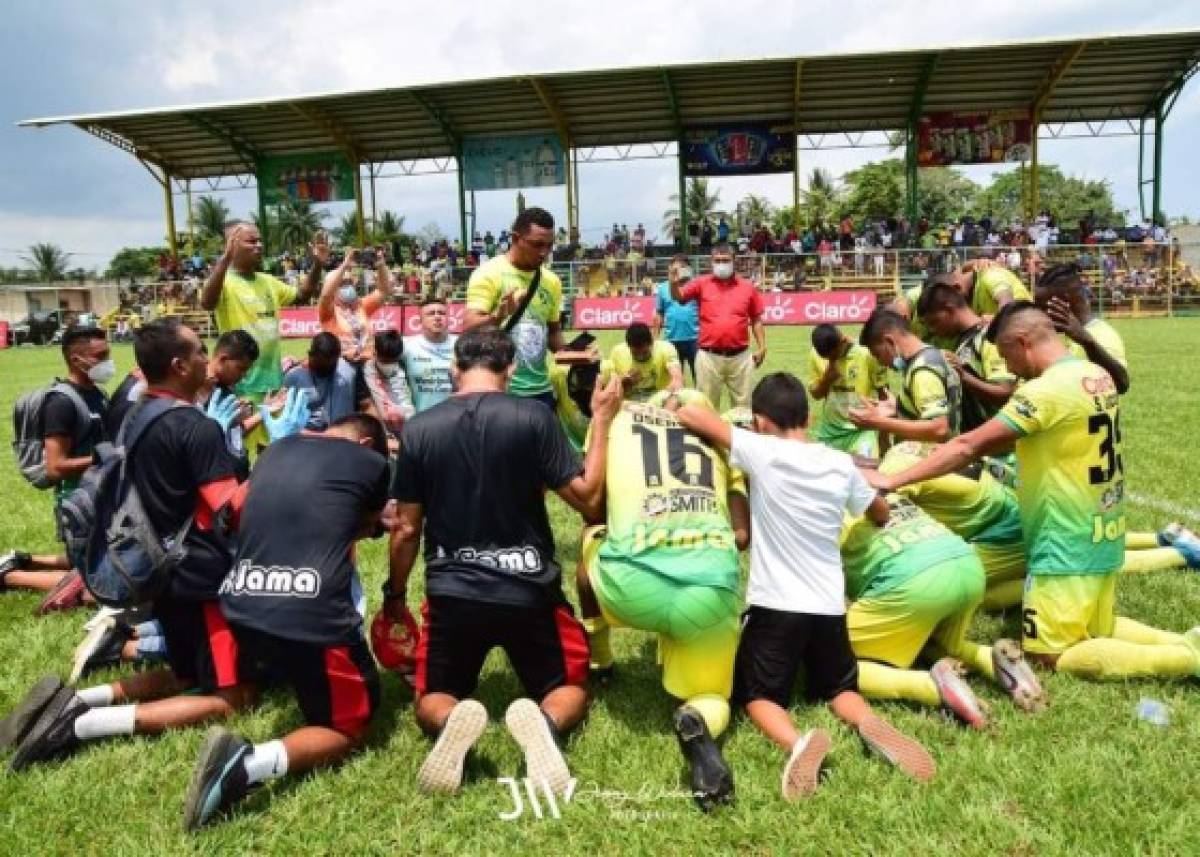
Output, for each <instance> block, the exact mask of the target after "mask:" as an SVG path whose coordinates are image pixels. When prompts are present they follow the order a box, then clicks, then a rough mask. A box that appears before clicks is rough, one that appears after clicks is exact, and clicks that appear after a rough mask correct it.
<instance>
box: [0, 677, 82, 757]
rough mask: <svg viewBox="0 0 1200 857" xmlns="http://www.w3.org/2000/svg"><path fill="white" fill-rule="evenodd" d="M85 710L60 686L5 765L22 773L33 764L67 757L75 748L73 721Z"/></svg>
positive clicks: (69, 689)
mask: <svg viewBox="0 0 1200 857" xmlns="http://www.w3.org/2000/svg"><path fill="white" fill-rule="evenodd" d="M88 710H89V709H88V705H87V703H86V702H84V701H83V700H82V699H80V698H79V697H78V696H76V695H75V691H73V690H71V688H69V687H60V688H59V689H58V690H57V691H55V692H54V696H52V697H51V698H50V701H49V702H47V703H46V706H45V708H43V709H42V713H41V714H40V715H39V716H38V718H37V720H36V721H35V722H34V724H33V725H32V726H30V727H29V730H28V731H27V732H26V733H25V737H24V738H23V739H21V743H20V744H18V745H17V752H16V753H14V754H13V757H12V760H11V761H10V762H9V763H8V766H9V767H10V768H11V769H12V770H13V771H23V770H25V769H26V768H28V767H29V766H30V765H32V764H34V763H36V762H47V761H49V760H51V759H57V758H61V757H63V756H66V755H68V754H69V753H70V752H71V751H72V750H74V749H75V748H76V747H77V746H78V745H79V739H78V738H76V737H75V721H76V720H78V719H79V716H80V715H81V714H83V713H84V712H86V711H88Z"/></svg>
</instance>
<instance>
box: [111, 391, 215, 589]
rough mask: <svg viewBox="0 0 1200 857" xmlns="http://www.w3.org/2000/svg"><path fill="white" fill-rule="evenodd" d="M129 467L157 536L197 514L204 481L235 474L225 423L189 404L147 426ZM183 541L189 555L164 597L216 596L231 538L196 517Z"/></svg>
mask: <svg viewBox="0 0 1200 857" xmlns="http://www.w3.org/2000/svg"><path fill="white" fill-rule="evenodd" d="M127 467H128V473H129V475H130V478H132V479H133V484H134V485H135V486H136V487H137V490H138V496H139V497H141V499H142V505H143V506H145V509H146V515H147V516H148V517H149V518H150V523H151V525H152V526H153V527H154V531H155V534H156V535H158V536H159V538H168V537H170V536H172V535H174V534H175V533H176V532H178V530H179V528H180V527H181V526H182V525H183V522H184V521H186V520H187V519H188V518H189V517H190V516H192V515H193V514H194V513H195V511H196V509H197V506H198V501H199V498H200V487H201V486H203V485H207V484H208V483H210V482H218V481H220V480H222V479H229V478H232V477H233V475H234V461H233V458H232V456H230V454H229V452H228V450H227V449H226V448H225V436H224V435H223V434H222V432H221V427H220V426H219V425H217V423H216V421H214V420H211V419H209V418H208V417H206V416H205V415H204V413H203V412H202V411H200V409H199V408H197V407H195V406H194V405H189V404H179V405H177V406H176V407H174V408H172V409H171V410H169V411H167V413H165V414H163V415H162V416H160V417H159V418H158V419H156V420H155V421H154V423H153V424H151V426H150V427H149V428H148V429H146V431H145V433H144V434H143V435H142V437H141V438H140V439H139V440H138V442H137V445H136V446H135V447H134V448H133V450H132V452H130V454H129V460H128V465H127ZM184 545H185V546H186V548H187V555H186V556H185V558H184V560H183V562H182V563H181V565H180V566H179V568H177V569H175V571H174V572H173V573H172V575H171V579H170V583H169V584H168V587H167V591H166V592H165V593H164V597H167V598H170V599H172V600H175V601H188V602H196V601H210V600H213V599H215V598H216V597H217V589H218V588H219V587H220V585H221V581H222V580H223V579H224V577H225V573H226V572H228V571H229V565H230V562H231V559H232V552H231V550H230V546H229V543H228V541H227V540H226V539H224V538H223V537H221V536H220V535H218V534H217V533H216V532H215V531H212V530H207V531H206V530H201V529H200V528H199V527H198V526H197V525H196V524H195V523H194V522H193V524H192V526H191V527H190V528H189V529H188V532H187V536H186V537H185V539H184Z"/></svg>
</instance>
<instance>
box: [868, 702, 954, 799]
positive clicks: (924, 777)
mask: <svg viewBox="0 0 1200 857" xmlns="http://www.w3.org/2000/svg"><path fill="white" fill-rule="evenodd" d="M858 734H859V735H861V736H862V739H863V741H864V742H866V745H867V749H868V750H870V751H871V752H872V753H874V754H875V755H877V756H879V757H880V758H881V759H883V760H884V761H885V762H887V763H888V764H889V765H894V766H895V767H897V768H899V769H900V770H902V771H904V773H906V774H908V775H909V776H910V777H913V778H914V779H917V780H920V781H921V782H923V783H925V782H929V781H930V780H932V779H933V775H934V774H935V773H936V772H937V765H936V764H935V763H934V761H933V757H932V756H930V755H929V751H928V750H926V749H925V748H924V747H922V746H921V745H920V743H918V742H917V741H916V740H914V739H912V738H909V737H908V736H907V735H905V734H904V733H903V732H901V731H900V730H899V729H897V728H896V727H895V726H893V725H892V724H890V723H888V722H887V721H886V720H884V719H883V718H882V717H880V716H879V715H877V714H868V715H867V716H866V717H865V718H864V719H863V721H862V723H860V724H859V726H858Z"/></svg>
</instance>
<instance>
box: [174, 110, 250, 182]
mask: <svg viewBox="0 0 1200 857" xmlns="http://www.w3.org/2000/svg"><path fill="white" fill-rule="evenodd" d="M184 118H185V119H187V121H188V122H190V123H192V124H193V125H195V126H196V127H197V128H199V129H200V130H201V131H204V132H206V133H208V134H211V135H212V136H213V137H216V138H217V139H218V140H220V141H221V142H222V143H226V144H228V145H229V146H230V148H232V149H233V150H234V151H235V152H237V154H238V155H239V157H241V159H242V161H243V163H245V165H246V167H247V168H248V169H249V170H250V172H252V173H256V172H258V161H259V158H261V157H262V154H261V153H260V152H259V151H258V149H256V148H255V147H254V146H253V145H251V144H250V143H249V142H247V141H246V139H245V138H243V137H241V136H240V135H238V134H237V133H236V132H234V131H233V130H232V129H230V128H228V127H227V126H225V125H222V124H220V123H219V122H214V121H212V120H211V119H208V118H207V117H205V116H201V115H199V114H195V113H188V114H185V116H184Z"/></svg>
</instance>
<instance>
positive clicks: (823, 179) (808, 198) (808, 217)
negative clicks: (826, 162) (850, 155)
mask: <svg viewBox="0 0 1200 857" xmlns="http://www.w3.org/2000/svg"><path fill="white" fill-rule="evenodd" d="M803 197H804V198H803V199H802V200H801V203H800V210H801V213H802V214H803V220H804V222H805V223H806V224H808V225H809V226H821V225H823V224H828V223H830V222H831V221H832V220H834V219H835V218H836V217H837V216H838V214H839V212H840V210H841V207H842V205H843V204H844V199H843V197H844V194H843V191H842V189H841V188H839V187H838V186H837V183H836V181H835V180H834V178H833V174H832V173H830V172H829V170H822V169H815V170H813V171H812V172H811V173H809V176H808V189H807V190H805V191H804V194H803Z"/></svg>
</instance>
